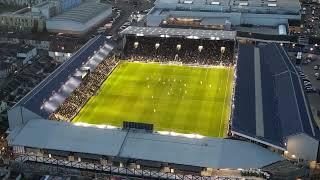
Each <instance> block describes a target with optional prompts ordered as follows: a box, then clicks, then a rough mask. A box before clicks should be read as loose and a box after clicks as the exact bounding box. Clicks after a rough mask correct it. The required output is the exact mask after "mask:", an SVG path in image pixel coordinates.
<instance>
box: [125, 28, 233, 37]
mask: <svg viewBox="0 0 320 180" xmlns="http://www.w3.org/2000/svg"><path fill="white" fill-rule="evenodd" d="M121 34H124V35H136V36H154V37H185V38H190V39H212V40H233V39H235V37H236V32H235V31H222V30H201V29H182V28H161V27H138V26H129V27H127V28H126V29H124V30H123V31H121Z"/></svg>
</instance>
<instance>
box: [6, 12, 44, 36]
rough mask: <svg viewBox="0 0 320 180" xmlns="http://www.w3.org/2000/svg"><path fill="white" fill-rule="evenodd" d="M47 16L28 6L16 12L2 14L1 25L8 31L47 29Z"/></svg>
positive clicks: (40, 30)
mask: <svg viewBox="0 0 320 180" xmlns="http://www.w3.org/2000/svg"><path fill="white" fill-rule="evenodd" d="M45 25H46V24H45V18H44V17H43V16H42V15H41V14H38V13H33V12H32V11H31V8H29V7H26V8H23V9H20V10H18V11H16V12H10V13H4V14H0V27H1V28H6V29H7V30H8V31H10V30H12V31H34V32H36V31H38V32H42V31H44V29H45Z"/></svg>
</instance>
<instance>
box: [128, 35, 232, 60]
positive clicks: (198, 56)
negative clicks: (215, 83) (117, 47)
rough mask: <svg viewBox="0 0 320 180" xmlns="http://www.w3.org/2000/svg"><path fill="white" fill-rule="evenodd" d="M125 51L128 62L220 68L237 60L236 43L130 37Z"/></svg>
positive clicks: (228, 41)
mask: <svg viewBox="0 0 320 180" xmlns="http://www.w3.org/2000/svg"><path fill="white" fill-rule="evenodd" d="M191 44H192V45H191ZM124 49H125V52H124V53H125V54H126V56H127V57H128V58H129V59H132V60H141V61H148V60H150V59H152V60H153V61H157V62H169V61H178V62H181V63H184V64H200V65H218V64H220V63H223V64H228V63H230V62H233V60H234V57H233V54H234V41H233V40H205V39H186V38H176V37H171V38H162V37H138V36H127V37H126V45H125V48H124Z"/></svg>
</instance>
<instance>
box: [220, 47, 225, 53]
mask: <svg viewBox="0 0 320 180" xmlns="http://www.w3.org/2000/svg"><path fill="white" fill-rule="evenodd" d="M225 51H226V47H224V46H222V47H221V48H220V52H221V53H222V54H223V53H224V52H225Z"/></svg>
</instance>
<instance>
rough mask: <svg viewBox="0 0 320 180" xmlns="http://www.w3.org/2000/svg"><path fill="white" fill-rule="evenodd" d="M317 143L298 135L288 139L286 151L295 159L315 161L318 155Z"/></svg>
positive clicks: (312, 139) (306, 136)
mask: <svg viewBox="0 0 320 180" xmlns="http://www.w3.org/2000/svg"><path fill="white" fill-rule="evenodd" d="M318 147H319V141H317V140H316V139H314V138H312V137H310V136H308V135H306V134H303V133H300V134H297V135H293V136H290V137H288V141H287V151H288V153H289V155H290V156H291V155H295V156H296V158H299V159H301V158H302V159H305V160H316V159H317V154H318Z"/></svg>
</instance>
